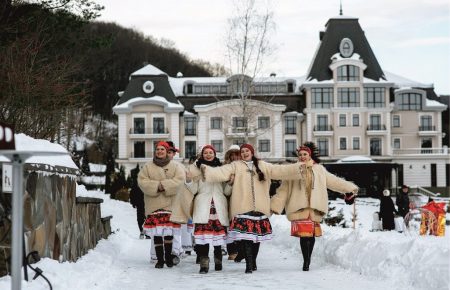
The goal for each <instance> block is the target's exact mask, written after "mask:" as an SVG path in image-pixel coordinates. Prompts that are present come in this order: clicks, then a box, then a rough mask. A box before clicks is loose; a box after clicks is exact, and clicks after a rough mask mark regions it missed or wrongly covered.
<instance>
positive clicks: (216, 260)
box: [214, 246, 223, 271]
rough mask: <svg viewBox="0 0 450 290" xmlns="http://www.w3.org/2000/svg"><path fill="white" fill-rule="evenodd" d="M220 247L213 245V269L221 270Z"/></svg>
mask: <svg viewBox="0 0 450 290" xmlns="http://www.w3.org/2000/svg"><path fill="white" fill-rule="evenodd" d="M222 256H223V255H222V247H221V246H214V270H216V271H222Z"/></svg>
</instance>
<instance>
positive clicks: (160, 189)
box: [158, 183, 164, 192]
mask: <svg viewBox="0 0 450 290" xmlns="http://www.w3.org/2000/svg"><path fill="white" fill-rule="evenodd" d="M161 191H164V186H163V185H162V184H161V183H159V184H158V192H161Z"/></svg>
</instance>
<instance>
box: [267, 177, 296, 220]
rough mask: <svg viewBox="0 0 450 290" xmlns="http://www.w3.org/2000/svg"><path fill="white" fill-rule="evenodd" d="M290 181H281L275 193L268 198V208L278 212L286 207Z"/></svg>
mask: <svg viewBox="0 0 450 290" xmlns="http://www.w3.org/2000/svg"><path fill="white" fill-rule="evenodd" d="M290 185H291V182H289V181H283V182H282V183H281V186H280V187H279V188H278V189H277V193H276V194H275V195H274V196H272V198H271V199H270V209H271V210H272V211H273V212H274V213H276V214H280V213H281V212H282V211H283V209H284V208H285V207H286V201H287V198H288V195H289V192H290V190H291V186H290Z"/></svg>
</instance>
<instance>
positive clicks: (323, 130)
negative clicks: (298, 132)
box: [313, 125, 334, 136]
mask: <svg viewBox="0 0 450 290" xmlns="http://www.w3.org/2000/svg"><path fill="white" fill-rule="evenodd" d="M333 134H334V132H333V126H331V125H316V126H314V128H313V135H314V136H333Z"/></svg>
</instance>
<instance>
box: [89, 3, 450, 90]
mask: <svg viewBox="0 0 450 290" xmlns="http://www.w3.org/2000/svg"><path fill="white" fill-rule="evenodd" d="M97 3H100V4H102V5H104V6H105V10H104V11H102V16H101V17H100V18H99V20H102V21H113V22H116V23H118V24H120V25H122V26H124V27H128V28H134V29H136V30H139V31H141V32H142V33H144V34H145V35H147V36H153V37H155V38H157V39H160V38H165V39H170V40H172V41H173V42H174V43H175V47H176V48H177V49H178V50H180V51H181V52H183V53H185V54H186V55H187V56H188V57H189V58H191V59H202V60H205V61H208V62H211V63H216V62H217V63H220V64H223V65H225V66H226V59H225V57H224V52H225V50H224V43H225V42H224V35H225V33H226V30H227V19H228V18H229V17H230V16H231V11H232V3H233V2H232V1H231V0H164V1H161V0H158V1H156V0H127V1H123V0H97ZM342 4H343V14H344V15H345V16H353V17H357V18H359V23H360V25H361V27H362V29H363V30H364V31H365V34H366V37H367V39H368V41H369V44H370V45H371V47H372V50H373V51H374V53H375V56H376V57H377V59H378V62H379V63H380V65H381V67H382V69H383V70H386V71H389V72H391V73H395V74H398V75H400V76H403V77H405V78H409V79H412V80H415V81H418V82H421V83H433V84H434V86H435V90H436V92H437V93H438V94H450V1H449V0H431V1H430V0H371V1H363V0H342ZM271 7H272V9H271V10H272V11H273V12H274V21H275V24H276V30H275V32H274V34H273V43H274V44H275V45H276V46H277V50H276V52H275V54H274V55H273V56H272V57H271V58H270V59H267V60H266V61H265V63H264V73H263V74H264V75H265V74H267V75H269V74H270V73H271V72H275V73H276V74H277V75H278V76H302V75H305V74H306V72H307V70H308V67H309V65H310V63H311V60H312V58H313V55H314V52H315V50H316V48H317V45H318V43H319V31H322V30H324V29H325V24H326V22H327V21H328V19H329V18H331V17H334V16H337V15H338V14H339V0H315V1H311V0H272V1H271Z"/></svg>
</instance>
